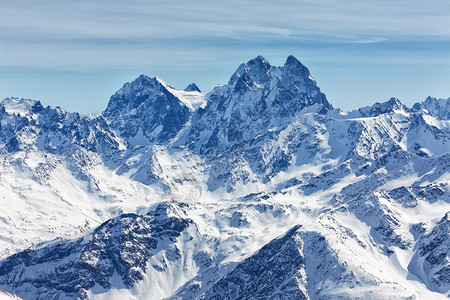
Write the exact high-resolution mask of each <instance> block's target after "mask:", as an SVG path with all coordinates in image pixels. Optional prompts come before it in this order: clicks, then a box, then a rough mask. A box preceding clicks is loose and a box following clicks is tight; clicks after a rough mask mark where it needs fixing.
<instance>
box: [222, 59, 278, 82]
mask: <svg viewBox="0 0 450 300" xmlns="http://www.w3.org/2000/svg"><path fill="white" fill-rule="evenodd" d="M271 68H272V66H271V65H270V63H269V62H268V61H267V60H266V59H265V58H264V57H262V56H261V55H259V56H257V57H255V58H254V59H251V60H249V61H248V62H246V63H243V64H241V65H240V66H239V67H238V68H237V70H236V72H234V74H233V75H232V76H231V78H230V80H229V81H228V84H231V85H232V84H235V83H237V81H238V79H239V78H249V79H250V80H252V81H254V82H257V83H260V82H265V81H267V80H268V77H269V70H270V69H271Z"/></svg>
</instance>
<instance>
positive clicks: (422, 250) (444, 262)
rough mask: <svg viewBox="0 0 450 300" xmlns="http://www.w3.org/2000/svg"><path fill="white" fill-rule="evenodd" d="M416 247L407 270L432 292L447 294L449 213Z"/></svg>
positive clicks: (449, 256)
mask: <svg viewBox="0 0 450 300" xmlns="http://www.w3.org/2000/svg"><path fill="white" fill-rule="evenodd" d="M417 245H418V248H417V251H416V253H415V254H414V257H413V259H412V260H411V263H410V264H409V266H408V270H409V271H410V272H411V273H413V274H415V275H417V276H418V277H419V278H420V279H421V280H422V281H423V282H424V283H425V284H426V285H427V286H428V287H429V288H430V289H431V290H432V291H436V292H440V293H447V292H448V291H449V290H450V212H447V213H446V214H445V216H444V217H443V218H442V219H441V220H440V221H439V222H437V223H436V225H435V226H434V227H433V230H431V232H430V233H428V234H425V235H423V236H422V237H421V238H420V239H419V241H418V243H417Z"/></svg>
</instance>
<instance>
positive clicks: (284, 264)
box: [201, 227, 307, 299]
mask: <svg viewBox="0 0 450 300" xmlns="http://www.w3.org/2000/svg"><path fill="white" fill-rule="evenodd" d="M298 229H299V228H298V227H294V228H293V229H291V230H290V231H289V232H288V233H287V234H286V235H285V236H283V237H281V238H278V239H275V240H273V241H272V242H270V243H269V244H267V245H266V246H264V247H263V248H261V249H260V250H259V251H258V252H257V253H255V254H254V255H252V256H251V257H249V258H248V259H246V260H244V261H243V262H242V263H240V264H239V265H237V267H236V268H235V269H234V270H233V271H231V272H230V273H229V274H228V275H226V276H225V277H224V278H222V279H221V280H219V281H218V282H217V283H215V284H214V285H213V286H212V287H211V288H210V289H209V290H208V291H207V292H206V293H205V294H204V295H203V296H202V297H201V299H269V298H270V299H307V294H306V293H305V286H303V288H300V287H299V286H298V283H299V282H302V281H303V282H306V278H302V276H301V274H300V273H299V272H298V270H300V269H304V267H305V260H304V257H303V254H302V242H301V240H299V239H296V238H295V235H296V231H297V230H298Z"/></svg>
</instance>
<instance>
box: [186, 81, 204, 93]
mask: <svg viewBox="0 0 450 300" xmlns="http://www.w3.org/2000/svg"><path fill="white" fill-rule="evenodd" d="M184 91H185V92H199V93H201V92H202V91H201V90H200V89H199V88H198V86H197V85H196V84H195V83H191V84H189V85H188V86H187V87H186V88H185V89H184Z"/></svg>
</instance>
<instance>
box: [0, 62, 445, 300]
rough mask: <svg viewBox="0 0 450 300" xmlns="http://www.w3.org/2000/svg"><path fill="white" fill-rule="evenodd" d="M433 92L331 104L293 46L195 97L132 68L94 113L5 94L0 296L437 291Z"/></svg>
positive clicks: (440, 123) (437, 133)
mask: <svg viewBox="0 0 450 300" xmlns="http://www.w3.org/2000/svg"><path fill="white" fill-rule="evenodd" d="M292 91H295V92H292ZM175 100H176V101H175ZM127 101H128V102H127ZM206 101H207V102H206ZM292 103H295V105H293V104H292ZM448 103H449V102H448V100H442V99H441V100H438V99H433V98H428V99H427V100H425V101H424V102H422V103H418V104H416V105H415V106H414V107H413V108H407V107H405V106H403V105H402V104H401V103H400V101H399V100H397V99H391V100H389V101H387V102H385V103H376V104H375V105H373V106H372V107H364V108H361V109H359V110H357V111H352V112H349V113H343V112H341V111H339V110H337V109H333V108H332V107H331V105H329V104H328V102H327V100H326V98H325V95H323V94H321V92H320V89H319V88H318V87H317V86H316V85H315V81H314V80H313V79H312V77H311V75H310V74H309V71H308V70H307V69H306V67H304V66H303V65H301V64H300V62H298V61H297V60H296V59H295V58H293V57H290V58H288V60H287V62H286V65H285V66H283V67H272V66H270V64H268V62H267V61H265V59H264V58H262V57H258V58H256V59H254V60H251V61H249V62H247V63H246V64H243V65H241V66H240V67H239V68H238V70H237V71H236V73H235V74H234V75H233V76H232V77H231V79H230V82H229V84H227V85H223V86H218V87H216V88H215V89H214V90H213V91H212V92H210V93H208V94H201V93H199V92H185V91H179V90H175V89H174V88H172V87H170V86H169V85H168V84H167V83H165V82H163V81H162V80H160V79H159V78H153V79H152V78H148V77H146V76H140V77H139V78H138V79H136V80H135V81H134V82H132V83H129V84H126V85H125V86H124V87H123V88H122V89H121V90H119V91H118V92H117V93H116V94H115V95H114V96H113V97H112V98H111V101H110V104H109V105H108V109H107V113H105V114H103V115H100V116H96V117H89V118H85V117H80V116H79V115H78V114H74V113H67V112H65V111H64V110H63V109H61V108H57V109H53V108H49V107H47V108H44V107H42V105H41V104H40V103H38V102H35V101H34V100H33V101H32V100H19V99H9V100H8V99H7V100H5V101H4V102H3V104H0V119H1V130H0V147H1V148H0V151H1V159H2V160H1V162H0V201H1V204H2V209H1V210H0V233H1V234H0V256H1V258H3V260H2V261H0V290H7V291H10V292H14V293H17V294H20V295H21V296H23V297H25V298H26V299H28V298H30V299H64V298H68V299H76V298H78V297H80V298H85V297H88V298H90V299H162V298H169V299H196V298H198V297H204V299H235V298H238V297H239V295H242V297H245V298H248V299H251V298H252V297H253V298H258V297H260V298H262V299H264V298H274V299H286V298H294V299H301V298H302V297H305V298H308V297H309V298H310V299H336V298H344V299H348V298H352V299H358V298H360V299H361V298H362V299H441V298H442V299H446V298H447V296H448V295H449V289H450V282H449V280H448V278H450V263H449V254H448V249H449V248H450V239H449V232H448V228H449V214H448V213H447V212H449V211H450V196H449V194H450V193H449V190H448V182H449V179H450V178H449V171H448V168H449V161H450V156H449V155H450V154H449V153H448V150H449V139H450V133H449V126H450V122H449V119H448V111H449V110H448V107H449V105H448ZM2 105H3V106H2ZM151 105H163V106H164V107H162V108H161V107H158V108H155V107H152V106H151ZM2 107H4V108H5V109H4V110H3V109H2ZM186 108H187V109H186ZM152 109H158V110H157V111H158V112H162V115H161V116H160V115H158V114H154V111H153V110H152ZM166 111H167V112H177V113H179V115H178V116H168V115H165V113H164V112H166ZM140 118H141V119H140ZM150 121H151V122H150ZM127 122H128V123H127ZM149 122H150V123H149ZM124 124H128V125H131V126H132V127H133V130H131V131H130V130H128V129H127V126H124ZM121 134H122V135H121ZM55 238H57V239H55ZM54 239H55V240H54ZM27 248H29V249H30V250H26V251H25V252H20V251H22V250H25V249H27ZM233 293H234V294H233Z"/></svg>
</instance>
